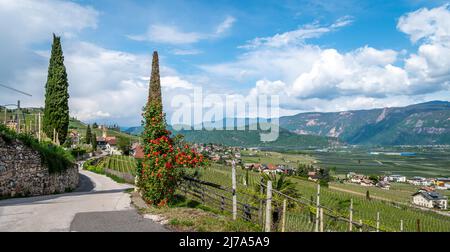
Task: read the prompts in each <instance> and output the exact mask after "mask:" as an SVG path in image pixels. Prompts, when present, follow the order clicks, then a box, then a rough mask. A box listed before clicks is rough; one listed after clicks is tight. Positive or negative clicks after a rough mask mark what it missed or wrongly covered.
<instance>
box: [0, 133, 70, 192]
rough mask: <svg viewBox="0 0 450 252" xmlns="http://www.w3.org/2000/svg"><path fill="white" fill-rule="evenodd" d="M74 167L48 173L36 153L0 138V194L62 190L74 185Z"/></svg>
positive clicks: (21, 145) (26, 147) (17, 142)
mask: <svg viewBox="0 0 450 252" xmlns="http://www.w3.org/2000/svg"><path fill="white" fill-rule="evenodd" d="M78 181H79V174H78V166H77V165H75V164H74V165H73V167H68V168H67V169H66V170H65V171H63V172H60V173H52V174H50V173H49V171H48V167H47V166H45V165H43V164H42V160H41V157H40V155H39V153H38V152H37V151H35V150H33V149H31V148H30V147H28V146H25V145H24V144H23V143H21V142H20V141H18V140H13V141H12V142H11V143H6V142H5V141H4V140H3V139H2V138H1V137H0V197H17V196H38V195H48V194H55V193H64V192H67V191H70V190H74V189H76V188H77V186H78Z"/></svg>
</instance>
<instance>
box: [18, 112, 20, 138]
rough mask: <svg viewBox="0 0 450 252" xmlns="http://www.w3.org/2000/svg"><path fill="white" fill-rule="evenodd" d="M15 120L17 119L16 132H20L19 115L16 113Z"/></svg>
mask: <svg viewBox="0 0 450 252" xmlns="http://www.w3.org/2000/svg"><path fill="white" fill-rule="evenodd" d="M17 120H18V124H17V133H19V134H20V116H19V115H17Z"/></svg>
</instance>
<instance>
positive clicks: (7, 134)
mask: <svg viewBox="0 0 450 252" xmlns="http://www.w3.org/2000/svg"><path fill="white" fill-rule="evenodd" d="M0 137H1V138H2V139H3V140H4V141H5V142H7V143H10V142H12V141H13V140H16V139H17V140H19V141H21V142H22V143H23V144H24V145H25V146H28V147H30V148H32V149H33V150H35V151H37V152H38V153H39V154H40V156H41V160H42V163H43V164H45V165H46V166H47V167H48V169H49V172H50V173H56V172H61V171H64V170H66V169H67V168H68V167H71V166H73V165H74V162H75V159H74V157H73V156H72V155H71V154H70V153H69V152H68V151H65V150H64V149H63V148H61V147H59V146H55V145H53V144H51V143H48V142H39V141H38V140H37V139H35V138H34V137H33V136H31V135H28V134H23V133H21V134H17V133H16V132H14V131H12V130H10V129H8V128H7V127H6V126H4V125H3V124H0Z"/></svg>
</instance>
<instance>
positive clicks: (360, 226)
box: [359, 219, 363, 232]
mask: <svg viewBox="0 0 450 252" xmlns="http://www.w3.org/2000/svg"><path fill="white" fill-rule="evenodd" d="M362 227H363V221H362V220H361V219H360V220H359V232H362V231H363V229H362Z"/></svg>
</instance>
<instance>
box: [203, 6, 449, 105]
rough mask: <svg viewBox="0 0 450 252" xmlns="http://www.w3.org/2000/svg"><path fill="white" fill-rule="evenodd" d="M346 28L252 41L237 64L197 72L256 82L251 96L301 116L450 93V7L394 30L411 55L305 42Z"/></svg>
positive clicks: (411, 16)
mask: <svg viewBox="0 0 450 252" xmlns="http://www.w3.org/2000/svg"><path fill="white" fill-rule="evenodd" d="M350 23H351V19H348V17H346V18H343V19H341V20H339V21H337V22H335V24H333V25H329V26H318V25H311V26H310V27H308V26H303V27H301V28H300V29H298V30H295V31H290V32H286V33H282V34H276V35H274V36H272V37H266V38H256V39H254V40H252V41H250V42H249V43H247V44H246V45H245V46H244V48H246V49H248V51H247V52H245V53H244V54H242V55H241V56H239V57H238V59H237V60H236V61H234V62H228V63H223V64H218V65H213V66H202V68H203V69H204V70H205V71H208V72H210V73H213V74H218V75H221V76H223V77H228V78H234V80H236V81H241V82H243V81H251V80H252V79H254V78H257V81H256V85H255V87H254V88H252V89H251V90H250V93H249V94H251V95H252V96H256V95H257V94H266V93H272V94H276V95H280V96H281V97H283V99H282V102H283V105H284V106H285V107H286V108H291V109H297V110H304V111H321V110H322V111H336V110H346V109H361V108H371V107H378V106H380V107H383V106H401V105H407V104H410V103H414V102H421V101H425V99H424V98H425V97H426V98H427V99H433V98H432V97H434V95H435V94H438V93H439V94H442V92H447V93H448V91H449V88H450V82H449V81H450V58H449V57H448V55H450V45H449V43H448V42H449V40H450V39H449V38H450V10H449V5H444V6H441V7H437V8H434V9H426V8H424V9H420V10H418V11H415V12H412V13H407V14H406V15H404V16H402V17H400V19H399V21H398V25H397V28H398V29H399V31H401V32H403V33H405V34H407V35H408V36H409V37H410V39H411V41H412V42H413V43H419V46H418V50H417V52H415V53H410V54H405V51H395V50H390V49H383V50H381V49H376V48H373V47H370V46H364V47H361V48H357V49H354V50H351V51H349V52H340V51H339V50H337V49H334V48H321V47H319V46H314V45H310V44H308V43H307V42H306V41H307V39H309V38H315V37H318V36H322V35H323V34H326V33H328V32H331V31H333V30H334V29H337V28H339V27H343V26H346V25H349V24H350ZM233 76H234V77H233ZM258 76H259V78H260V80H258ZM436 97H442V95H440V96H436Z"/></svg>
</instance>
